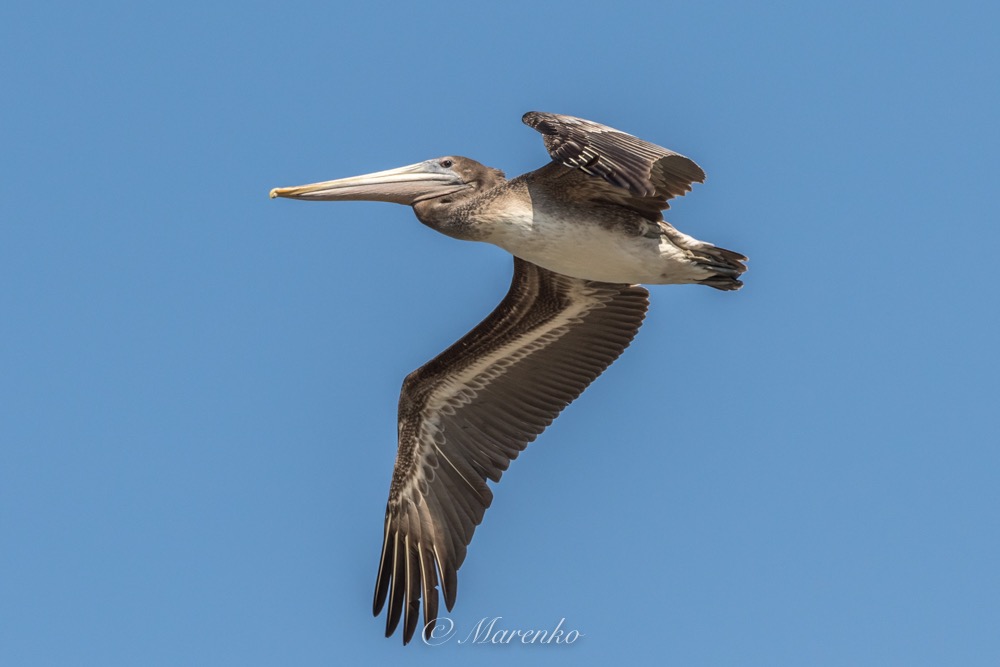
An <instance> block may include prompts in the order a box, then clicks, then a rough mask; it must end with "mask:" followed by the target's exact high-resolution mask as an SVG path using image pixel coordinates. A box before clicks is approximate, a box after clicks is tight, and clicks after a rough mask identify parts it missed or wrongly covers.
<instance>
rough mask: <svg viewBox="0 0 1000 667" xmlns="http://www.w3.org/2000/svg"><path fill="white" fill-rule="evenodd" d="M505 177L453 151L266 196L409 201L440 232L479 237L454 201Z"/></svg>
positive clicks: (480, 233)
mask: <svg viewBox="0 0 1000 667" xmlns="http://www.w3.org/2000/svg"><path fill="white" fill-rule="evenodd" d="M504 181H505V179H504V175H503V172H502V171H500V170H499V169H493V168H491V167H487V166H484V165H482V164H479V163H478V162H476V161H475V160H470V159H469V158H467V157H461V156H458V155H449V156H447V157H439V158H436V159H434V160H426V161H425V162H419V163H417V164H411V165H407V166H405V167H398V168H396V169H388V170H386V171H376V172H375V173H373V174H365V175H364V176H351V177H350V178H341V179H338V180H336V181H323V182H322V183H313V184H311V185H299V186H297V187H292V188H275V189H273V190H271V198H272V199H273V198H275V197H288V198H290V199H307V200H312V201H338V200H352V199H353V200H364V201H389V202H394V203H396V204H406V205H407V206H412V207H413V211H414V213H416V215H417V218H418V219H419V220H420V222H422V223H424V224H425V225H427V226H428V227H430V228H432V229H436V230H437V231H439V232H441V233H442V234H447V235H448V236H452V237H455V238H460V239H466V240H470V241H472V240H483V238H484V234H485V233H486V232H487V230H486V229H484V228H483V227H482V226H481V225H474V224H471V223H470V222H469V221H468V220H467V219H466V218H465V217H463V216H462V215H460V214H459V212H457V211H456V209H455V207H454V205H455V204H457V203H460V202H462V201H463V200H465V199H467V198H469V197H471V196H473V195H475V194H476V193H479V192H482V191H484V190H487V189H489V188H492V187H494V186H497V185H500V184H501V183H503V182H504Z"/></svg>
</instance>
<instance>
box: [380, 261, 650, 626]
mask: <svg viewBox="0 0 1000 667" xmlns="http://www.w3.org/2000/svg"><path fill="white" fill-rule="evenodd" d="M648 296H649V293H648V292H647V291H646V290H645V289H643V288H642V287H639V286H630V285H615V284H608V283H598V282H593V281H588V280H581V279H578V278H570V277H568V276H563V275H560V274H557V273H552V272H551V271H547V270H546V269H543V268H541V267H539V266H536V265H534V264H531V263H529V262H527V261H524V260H522V259H518V258H514V278H513V281H512V283H511V287H510V291H509V292H508V293H507V296H506V297H504V299H503V301H502V302H501V303H500V305H499V306H497V308H496V309H495V310H494V311H493V312H492V313H491V314H490V315H489V316H488V317H487V318H486V319H485V320H483V322H481V323H480V324H479V325H478V326H476V327H475V328H474V329H473V330H472V331H470V332H469V333H468V334H466V335H465V336H464V337H463V338H462V339H461V340H459V341H458V342H457V343H455V344H454V345H452V346H451V347H449V348H448V349H447V350H445V351H444V352H442V353H441V354H440V355H438V356H437V357H435V358H434V359H432V360H431V361H429V362H428V363H427V364H425V365H424V366H423V367H421V368H419V369H418V370H416V371H414V372H413V373H411V374H410V375H409V376H407V378H406V380H405V381H404V382H403V389H402V393H401V395H400V397H399V451H398V453H397V456H396V466H395V470H394V472H393V476H392V484H391V486H390V489H389V502H388V504H387V505H386V511H385V541H384V543H383V546H382V559H381V564H380V565H379V571H378V579H377V581H376V584H375V600H374V605H373V609H374V613H375V615H376V616H377V615H378V614H379V613H380V612H381V611H382V608H383V606H385V604H386V602H387V601H388V612H387V617H386V628H385V629H386V633H385V634H386V636H387V637H388V636H390V635H391V634H392V633H393V632H394V631H395V629H396V627H397V625H398V624H399V621H400V616H402V619H403V643H406V642H409V641H410V639H411V638H412V637H413V633H414V631H415V629H416V627H417V620H418V614H419V609H420V599H421V598H423V600H424V632H425V633H427V634H428V635H429V633H430V631H431V630H432V629H433V627H434V622H435V620H436V619H437V610H438V591H437V586H438V583H439V582H440V585H441V592H442V594H443V595H444V600H445V604H446V605H447V608H448V609H449V610H450V609H451V608H452V606H453V605H454V603H455V594H456V586H457V576H456V573H457V570H458V568H459V567H460V566H461V565H462V561H463V560H464V559H465V554H466V547H467V546H468V544H469V542H470V541H471V540H472V534H473V531H475V529H476V526H477V525H479V523H480V521H482V519H483V514H484V513H485V512H486V508H487V507H489V506H490V503H491V502H492V500H493V494H492V492H491V491H490V488H489V487H488V486H487V484H486V480H487V479H490V480H492V481H494V482H497V481H499V479H500V476H501V475H502V474H503V471H504V470H506V469H507V466H508V465H510V461H511V460H512V459H514V458H516V457H517V455H518V454H519V453H520V452H521V450H523V449H524V448H525V446H527V444H528V443H529V442H531V441H532V440H534V439H535V437H536V436H538V434H539V433H541V432H542V431H543V430H544V429H545V427H546V426H548V425H549V424H550V423H552V420H553V419H555V418H556V416H557V415H558V414H559V413H560V412H561V411H562V409H563V408H565V407H566V406H567V405H569V403H570V402H571V401H573V400H574V399H575V398H576V397H577V396H579V395H580V393H581V392H583V390H584V389H585V388H586V387H587V385H589V384H590V383H591V382H592V381H593V380H594V378H596V377H597V376H598V375H600V374H601V373H602V372H603V371H604V369H605V368H607V367H608V366H609V365H611V363H612V362H613V361H614V360H615V359H616V358H617V357H618V355H620V354H621V353H622V351H623V350H624V349H625V348H626V347H628V345H629V343H630V342H631V341H632V338H633V337H634V336H635V334H636V332H637V331H638V330H639V326H640V325H641V324H642V320H643V317H644V316H645V313H646V307H647V305H648V300H647V297H648ZM425 636H426V635H425Z"/></svg>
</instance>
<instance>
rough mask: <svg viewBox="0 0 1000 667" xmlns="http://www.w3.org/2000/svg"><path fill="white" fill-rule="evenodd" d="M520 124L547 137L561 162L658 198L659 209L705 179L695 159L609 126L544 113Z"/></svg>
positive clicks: (527, 117) (550, 149)
mask: <svg viewBox="0 0 1000 667" xmlns="http://www.w3.org/2000/svg"><path fill="white" fill-rule="evenodd" d="M521 120H522V121H523V122H524V124H525V125H528V126H530V127H533V128H535V129H536V130H538V131H539V132H541V133H542V138H543V141H544V142H545V149H546V150H547V151H548V152H549V155H551V156H552V159H553V160H555V161H556V162H558V163H559V164H562V165H564V166H567V167H570V168H572V169H580V170H581V171H584V172H586V173H588V174H591V175H593V176H597V177H599V178H603V179H604V180H605V181H607V182H608V183H610V184H611V185H614V186H617V187H619V188H624V189H626V190H628V191H629V192H631V193H632V194H633V195H635V196H636V197H640V198H643V199H648V198H652V199H655V200H657V202H658V204H659V207H658V208H659V209H665V208H667V207H668V204H667V200H669V199H672V198H673V197H680V196H683V195H685V194H687V193H688V192H690V191H691V185H692V184H693V183H703V182H704V181H705V172H704V171H702V169H701V167H699V166H698V165H697V164H695V162H694V161H693V160H691V159H690V158H687V157H684V156H683V155H681V154H680V153H675V152H673V151H671V150H667V149H666V148H663V147H661V146H657V145H656V144H651V143H649V142H648V141H643V140H642V139H639V138H638V137H633V136H632V135H631V134H626V133H624V132H621V131H619V130H616V129H615V128H613V127H608V126H607V125H601V124H600V123H595V122H593V121H589V120H584V119H583V118H575V117H573V116H562V115H559V114H554V113H543V112H541V111H529V112H528V113H526V114H524V116H523V117H522V118H521Z"/></svg>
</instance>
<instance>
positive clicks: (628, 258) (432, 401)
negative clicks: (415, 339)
mask: <svg viewBox="0 0 1000 667" xmlns="http://www.w3.org/2000/svg"><path fill="white" fill-rule="evenodd" d="M522 121H523V122H524V123H525V124H526V125H528V126H530V127H532V128H534V129H535V130H537V131H538V132H540V133H541V134H542V137H543V141H544V144H545V148H546V149H547V151H548V153H549V155H550V156H551V158H552V161H551V162H549V163H548V164H546V165H545V166H544V167H542V168H541V169H538V170H536V171H532V172H530V173H527V174H524V175H522V176H518V177H517V178H514V179H511V180H507V179H506V178H505V176H504V173H503V172H502V171H500V170H498V169H493V168H490V167H486V166H484V165H482V164H480V163H478V162H476V161H475V160H471V159H469V158H465V157H461V156H446V157H440V158H436V159H433V160H427V161H425V162H420V163H418V164H412V165H408V166H405V167H399V168H396V169H389V170H387V171H379V172H375V173H372V174H366V175H363V176H354V177H351V178H342V179H338V180H333V181H324V182H321V183H313V184H311V185H300V186H297V187H285V188H275V189H274V190H271V197H272V198H274V197H287V198H291V199H304V200H311V201H340V200H368V201H387V202H395V203H397V204H405V205H408V206H412V207H413V211H414V213H415V214H416V216H417V219H418V220H420V222H422V223H423V224H425V225H427V226H428V227H430V228H431V229H434V230H437V231H439V232H441V233H442V234H446V235H448V236H451V237H453V238H456V239H462V240H466V241H485V242H487V243H492V244H494V245H496V246H499V247H501V248H503V249H504V250H506V251H507V252H509V253H510V254H511V255H513V256H514V276H513V280H512V281H511V286H510V290H509V291H508V293H507V295H506V296H505V297H504V298H503V300H502V301H501V302H500V305H498V306H497V307H496V309H495V310H494V311H493V312H492V313H490V315H489V316H488V317H487V318H486V319H485V320H483V321H482V322H481V323H479V324H478V325H477V326H476V327H475V328H474V329H472V331H470V332H469V333H467V334H466V335H465V336H464V337H462V338H461V339H460V340H459V341H458V342H456V343H455V344H454V345H452V346H451V347H449V348H448V349H447V350H445V351H444V352H442V353H441V354H439V355H438V356H437V357H435V358H434V359H432V360H431V361H429V362H427V363H426V364H425V365H424V366H422V367H420V368H418V369H417V370H415V371H413V372H412V373H410V374H409V375H408V376H407V377H406V379H405V380H404V381H403V387H402V391H401V393H400V397H399V441H398V451H397V454H396V462H395V467H394V470H393V475H392V482H391V484H390V486H389V500H388V503H387V504H386V510H385V532H384V538H383V545H382V554H381V558H380V561H379V568H378V575H377V577H376V583H375V599H374V604H373V612H374V614H375V615H376V616H378V615H379V614H380V613H381V612H382V609H383V608H385V607H386V604H387V603H388V611H387V614H386V626H385V636H386V637H389V636H391V635H392V634H393V633H394V632H395V630H396V628H397V627H398V625H399V622H400V619H401V618H402V621H403V643H404V644H406V643H408V642H409V641H410V640H411V639H412V638H413V634H414V632H415V630H416V628H417V624H418V616H419V612H420V600H421V599H423V613H424V626H423V632H424V636H425V637H429V636H430V633H431V632H432V631H433V629H434V624H435V621H436V619H437V615H438V603H439V599H438V595H439V594H438V586H439V585H440V590H441V595H442V596H443V597H444V602H445V605H446V607H447V609H448V610H449V611H451V609H452V607H453V606H454V604H455V596H456V592H457V584H458V578H457V572H458V569H459V567H461V565H462V562H463V561H464V560H465V556H466V550H467V547H468V545H469V543H470V542H471V540H472V534H473V531H475V529H476V526H478V525H479V523H480V522H481V521H482V519H483V515H484V513H485V512H486V508H488V507H489V506H490V503H491V502H492V500H493V493H492V491H491V490H490V487H489V486H488V485H487V484H486V480H491V481H493V482H494V483H496V482H498V481H499V480H500V476H501V475H502V474H503V472H504V471H505V470H506V469H507V467H508V466H509V465H510V462H511V461H512V460H513V459H515V458H517V455H518V454H519V453H520V452H521V451H522V450H523V449H524V448H525V447H526V446H527V444H528V443H529V442H531V441H533V440H534V439H535V438H536V437H537V436H538V435H539V434H540V433H541V432H542V431H543V430H545V428H546V427H547V426H548V425H549V424H551V423H552V421H553V420H554V419H555V418H556V417H557V416H558V415H559V413H560V412H561V411H562V410H563V408H565V407H566V406H567V405H569V403H570V402H572V401H573V400H574V399H575V398H576V397H577V396H579V395H580V394H581V393H582V392H583V390H584V389H585V388H586V387H587V385H589V384H590V383H591V382H592V381H593V380H594V379H595V378H597V376H598V375H600V374H601V373H602V372H603V371H604V369H606V368H607V367H608V366H610V365H611V363H612V362H614V360H615V359H617V358H618V356H619V355H620V354H621V353H622V352H623V351H624V350H625V348H626V347H628V345H629V344H630V343H631V341H632V339H633V338H634V336H635V334H636V332H637V331H638V330H639V326H640V325H641V324H642V320H643V318H644V317H645V314H646V309H647V306H648V304H649V301H648V297H649V292H647V291H646V289H644V288H643V287H641V286H639V284H640V283H646V284H657V285H662V284H690V283H694V284H699V285H708V286H709V287H713V288H715V289H719V290H737V289H739V288H740V287H742V285H743V283H742V282H741V281H740V279H739V277H740V275H741V274H742V273H743V272H744V271H745V270H746V266H745V264H744V262H745V261H746V259H747V258H746V257H744V256H743V255H741V254H739V253H736V252H733V251H731V250H725V249H723V248H719V247H716V246H714V245H712V244H710V243H705V242H703V241H698V240H697V239H695V238H693V237H691V236H688V235H687V234H683V233H681V232H679V231H677V230H676V229H675V228H674V227H673V226H671V225H670V224H668V223H667V222H665V221H664V220H663V215H662V211H663V210H664V209H666V208H668V207H669V205H668V201H669V200H670V199H672V198H673V197H677V196H682V195H684V194H686V193H687V192H690V190H691V186H692V184H694V183H696V182H697V183H702V182H704V180H705V172H704V171H702V169H701V167H699V166H698V165H697V164H695V163H694V161H692V160H691V159H689V158H687V157H684V156H683V155H680V154H679V153H675V152H673V151H670V150H667V149H665V148H662V147H660V146H657V145H655V144H651V143H649V142H646V141H643V140H642V139H638V138H637V137H634V136H632V135H630V134H626V133H624V132H621V131H619V130H616V129H614V128H611V127H608V126H606V125H601V124H599V123H594V122H592V121H588V120H583V119H582V118H575V117H573V116H563V115H557V114H550V113H541V112H534V111H533V112H529V113H527V114H525V115H524V117H523V118H522Z"/></svg>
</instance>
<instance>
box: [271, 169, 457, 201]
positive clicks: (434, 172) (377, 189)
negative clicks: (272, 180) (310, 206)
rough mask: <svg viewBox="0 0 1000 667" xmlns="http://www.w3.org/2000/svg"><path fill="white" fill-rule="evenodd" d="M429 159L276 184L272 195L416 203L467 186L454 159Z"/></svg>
mask: <svg viewBox="0 0 1000 667" xmlns="http://www.w3.org/2000/svg"><path fill="white" fill-rule="evenodd" d="M442 162H443V161H442V160H427V161H425V162H419V163H417V164H411V165H407V166H405V167H398V168H396V169H387V170H385V171H376V172H375V173H372V174H365V175H363V176H351V177H350V178H341V179H337V180H335V181H323V182H322V183H312V184H310V185H299V186H295V187H290V188H274V189H273V190H271V199H274V198H275V197H287V198H289V199H306V200H311V201H343V200H349V199H354V200H363V201H388V202H394V203H396V204H405V205H407V206H412V205H413V204H415V203H417V202H418V201H420V200H421V199H428V198H430V197H441V196H444V195H446V194H449V193H451V192H455V191H457V190H462V189H464V188H466V187H467V186H466V184H465V183H464V182H462V179H461V177H460V176H459V175H458V174H456V173H455V172H454V171H453V170H452V169H451V168H450V167H451V162H450V161H444V163H445V164H447V165H448V166H447V167H446V166H444V164H442Z"/></svg>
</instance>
